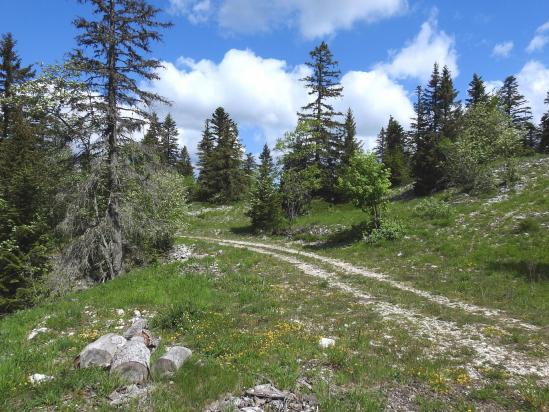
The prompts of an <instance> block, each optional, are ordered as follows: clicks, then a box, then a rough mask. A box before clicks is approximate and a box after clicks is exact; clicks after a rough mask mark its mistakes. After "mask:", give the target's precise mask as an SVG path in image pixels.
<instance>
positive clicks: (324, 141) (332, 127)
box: [298, 42, 343, 198]
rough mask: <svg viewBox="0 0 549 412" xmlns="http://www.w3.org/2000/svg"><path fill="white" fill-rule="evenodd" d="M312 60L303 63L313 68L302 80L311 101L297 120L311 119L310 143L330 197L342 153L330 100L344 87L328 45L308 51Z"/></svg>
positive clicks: (340, 92)
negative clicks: (311, 97) (312, 145)
mask: <svg viewBox="0 0 549 412" xmlns="http://www.w3.org/2000/svg"><path fill="white" fill-rule="evenodd" d="M310 56H311V61H310V62H306V63H305V64H306V65H307V66H309V67H310V68H311V69H312V71H313V72H312V74H311V75H310V76H307V77H305V78H303V79H301V80H302V81H303V82H305V87H306V88H307V89H309V95H311V96H313V98H314V100H313V101H311V102H310V103H308V104H307V105H305V106H303V107H302V108H301V112H299V113H298V115H299V119H300V120H301V121H304V120H312V121H313V122H310V125H311V126H312V129H311V135H310V140H311V142H310V143H312V144H314V148H315V151H314V163H316V164H317V165H318V167H319V169H320V170H322V172H323V173H324V180H325V182H324V188H323V191H324V192H325V195H327V196H328V197H329V198H331V197H332V196H333V193H334V189H335V185H336V183H337V181H336V179H337V177H336V170H337V168H338V165H339V163H340V162H341V156H342V154H343V141H342V133H341V127H342V125H341V122H340V121H338V117H340V116H342V115H343V114H342V113H340V112H337V111H336V110H335V109H334V107H333V105H332V101H333V100H334V99H337V98H339V97H341V96H342V91H343V87H342V86H341V84H340V83H339V78H340V75H341V72H340V71H339V69H338V63H337V61H335V60H334V58H333V55H332V52H331V51H330V49H329V47H328V44H327V43H326V42H322V43H321V44H320V45H319V46H317V47H316V48H315V49H314V50H313V51H311V52H310Z"/></svg>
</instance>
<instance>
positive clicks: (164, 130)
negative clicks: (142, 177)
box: [160, 113, 179, 167]
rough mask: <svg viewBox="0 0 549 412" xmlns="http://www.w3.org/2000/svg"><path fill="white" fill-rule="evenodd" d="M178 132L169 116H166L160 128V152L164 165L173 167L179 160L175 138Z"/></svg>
mask: <svg viewBox="0 0 549 412" xmlns="http://www.w3.org/2000/svg"><path fill="white" fill-rule="evenodd" d="M178 136H179V130H177V124H176V123H175V120H174V119H173V118H172V116H171V114H169V113H168V114H167V115H166V117H165V118H164V122H162V125H161V128H160V150H161V155H162V156H161V158H162V161H163V162H164V164H166V165H168V166H171V167H175V166H176V165H177V162H178V160H179V153H178V148H177V138H178Z"/></svg>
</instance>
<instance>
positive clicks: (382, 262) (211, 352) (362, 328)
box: [0, 158, 549, 411]
mask: <svg viewBox="0 0 549 412" xmlns="http://www.w3.org/2000/svg"><path fill="white" fill-rule="evenodd" d="M547 160H548V159H547V158H546V159H545V160H544V161H543V163H540V164H533V165H529V166H528V167H527V168H526V169H527V171H525V172H524V173H529V174H531V175H532V176H530V178H529V179H528V183H527V186H526V187H525V188H524V189H523V190H522V191H521V193H519V194H514V195H512V196H510V198H509V199H508V200H503V201H501V202H497V203H491V204H488V203H486V201H485V199H484V200H483V199H467V198H464V197H463V196H450V195H446V196H447V197H448V200H449V201H450V202H452V204H453V206H452V209H453V217H452V218H451V219H445V220H441V221H432V220H429V219H423V218H418V217H416V216H414V214H413V208H414V206H415V205H416V204H417V202H418V200H406V201H399V202H396V203H393V204H392V205H391V207H390V209H389V211H388V213H389V215H390V216H392V217H398V218H399V219H401V220H403V221H406V222H407V238H405V239H402V240H399V241H396V242H391V243H384V244H379V245H376V246H371V245H367V244H366V243H363V242H351V241H350V240H351V239H352V231H348V230H347V229H349V228H350V227H351V226H352V225H353V224H356V223H359V222H360V221H361V220H362V219H363V216H362V214H361V212H359V211H356V210H354V209H353V208H352V207H350V206H347V205H344V206H337V207H328V206H326V205H324V204H321V203H316V204H315V209H314V211H313V213H311V214H310V215H308V216H305V217H303V218H302V219H301V220H300V221H299V222H297V226H302V227H310V226H311V225H315V226H321V227H323V228H325V229H326V228H327V229H328V231H329V232H332V235H329V234H314V233H315V230H312V231H308V230H306V231H305V232H304V234H302V235H300V237H302V238H306V240H307V241H320V242H321V243H320V244H315V245H309V246H307V245H304V246H303V247H309V248H314V249H315V251H316V252H318V253H323V254H326V255H330V256H335V257H339V258H342V259H345V260H348V261H350V262H354V263H357V264H360V265H363V266H366V267H369V268H377V269H379V270H380V271H384V272H387V273H390V274H391V275H392V276H394V277H395V278H397V279H402V280H406V281H409V282H411V283H412V284H414V285H416V286H418V287H420V288H423V289H426V290H433V291H437V292H438V293H441V294H444V295H447V296H451V297H457V298H460V299H461V300H464V301H470V302H475V303H479V304H482V305H484V306H488V307H501V308H504V309H505V310H507V311H508V312H510V313H511V314H513V315H515V316H517V317H520V318H523V319H525V320H529V321H532V322H535V323H538V324H540V325H544V326H547V325H548V324H549V316H548V315H549V306H548V304H549V303H548V301H549V299H548V296H549V280H548V278H547V276H548V273H547V267H548V266H549V256H548V253H547V250H546V245H547V244H549V242H547V240H549V239H548V237H549V236H548V232H549V230H548V229H547V226H545V227H543V226H542V227H541V228H540V229H539V230H538V231H531V233H528V234H525V233H519V232H518V231H517V229H516V228H517V226H518V223H519V221H520V219H522V217H521V218H519V219H517V218H516V216H533V217H534V219H536V220H537V221H538V223H539V224H540V225H544V224H547V223H549V214H548V213H547V212H548V211H549V192H548V190H549V189H548V188H549V176H548V174H547V173H548V170H549V162H548V161H547ZM530 163H532V161H530ZM201 207H202V205H194V208H196V209H199V208H201ZM242 212H243V207H242V206H239V207H234V208H230V209H229V210H227V209H224V210H212V211H209V212H205V213H198V214H197V215H195V216H191V217H190V218H189V223H188V225H187V227H185V228H184V231H185V232H186V233H196V234H201V235H202V234H213V233H216V234H217V235H218V236H227V237H243V236H245V237H249V235H248V234H246V232H245V227H246V225H247V220H246V219H245V217H244V216H243V213H242ZM536 213H539V215H536ZM323 231H324V230H323ZM323 231H320V232H323ZM308 232H313V234H310V233H308ZM316 232H318V231H316ZM275 240H277V239H275ZM278 240H280V241H284V240H283V239H278ZM181 241H182V242H183V240H181ZM193 243H194V244H195V245H196V248H197V249H198V251H199V252H204V253H207V254H208V255H209V257H207V258H205V259H191V260H190V261H187V262H185V263H182V264H177V263H176V264H159V265H157V266H152V267H149V268H144V269H140V270H136V271H133V272H131V273H129V274H127V275H125V276H122V277H120V278H118V279H116V280H114V281H112V282H110V283H108V284H105V285H100V286H97V287H95V288H92V289H90V290H87V291H85V292H82V293H78V294H74V295H71V296H67V297H66V298H64V299H62V300H61V301H58V302H54V303H51V304H49V305H43V306H40V307H37V308H34V309H30V310H26V311H21V312H19V313H16V314H14V315H12V316H9V317H7V318H4V319H2V320H0V340H1V342H2V349H1V350H0V410H32V409H35V408H40V407H52V408H53V407H57V408H59V409H66V410H86V409H92V408H93V407H97V408H98V409H99V410H108V407H107V404H106V396H107V395H108V394H109V393H110V392H111V391H112V390H113V389H114V388H116V387H117V386H118V385H119V384H120V383H119V382H117V380H116V379H115V378H111V377H109V376H108V374H107V373H106V372H104V371H101V370H75V369H74V368H73V366H72V361H73V358H74V357H75V356H76V355H77V354H78V352H79V351H80V350H81V349H82V348H83V346H85V344H86V343H88V342H90V341H91V340H93V339H94V338H95V337H96V336H97V335H99V334H103V333H106V332H109V331H116V329H115V328H116V327H117V325H118V319H119V318H122V320H123V321H124V322H125V324H126V325H127V324H128V323H129V320H130V318H131V316H132V315H133V311H134V310H136V309H137V310H140V311H142V312H144V311H147V312H148V313H151V314H152V315H154V319H155V326H154V327H153V331H154V332H156V333H158V334H160V335H161V337H162V344H163V345H168V344H170V343H174V342H175V343H182V344H185V345H187V346H189V347H190V348H191V349H193V351H194V356H193V358H192V360H191V361H190V362H189V363H188V364H186V365H185V366H184V367H183V368H182V370H181V371H180V373H178V374H177V375H176V376H175V377H174V378H173V383H170V382H169V381H161V382H157V383H156V390H155V392H153V396H152V399H151V402H152V405H151V406H153V407H154V408H155V409H156V410H162V411H164V410H168V411H169V410H174V411H175V410H188V411H194V410H201V409H202V408H203V407H204V406H205V405H206V404H207V403H209V402H211V401H212V400H215V399H217V398H218V397H219V396H221V395H222V394H224V393H227V392H232V393H238V392H240V391H241V390H242V389H244V388H246V387H249V386H251V385H253V384H254V383H259V382H266V381H268V380H271V381H273V382H274V383H275V384H276V385H277V386H279V387H280V388H283V389H294V390H296V391H300V392H308V390H307V389H304V388H298V385H297V381H298V378H299V377H300V376H305V377H307V378H308V380H309V381H310V382H312V383H313V392H314V393H315V394H316V395H317V396H318V397H319V400H320V401H321V405H322V410H333V411H341V410H372V411H374V410H380V409H381V410H382V409H383V405H384V404H385V402H386V401H387V396H389V395H390V394H395V393H397V394H398V393H402V396H403V397H406V396H408V395H410V394H411V393H416V394H418V397H417V399H418V400H419V405H420V407H421V408H422V409H423V410H446V409H449V408H453V409H455V410H468V409H469V408H470V409H471V410H474V409H475V406H476V408H479V409H482V408H483V407H484V408H488V407H492V408H493V409H494V410H516V409H519V410H536V409H541V408H543V407H545V408H547V407H548V405H549V392H548V391H547V390H541V389H539V388H536V387H535V386H532V385H528V384H523V383H521V384H518V385H516V386H515V385H512V384H509V383H508V382H507V381H506V379H505V378H506V377H505V375H504V374H502V373H501V372H500V371H498V370H493V369H490V368H486V369H484V370H482V371H481V372H482V374H483V385H482V386H478V387H472V386H471V385H470V382H469V381H468V378H467V374H466V373H464V371H463V370H462V369H461V368H460V362H459V359H445V358H437V359H429V358H427V357H425V356H424V355H422V353H423V348H424V347H425V345H426V342H422V341H421V340H418V339H415V338H412V337H411V336H409V335H408V334H406V333H404V332H403V331H402V330H400V329H399V328H398V327H397V326H396V325H393V324H391V323H388V322H386V321H383V320H382V319H380V318H379V317H378V316H377V315H375V314H374V313H372V312H371V311H368V310H365V309H364V307H362V306H359V305H357V304H356V302H354V300H353V299H352V298H350V297H349V296H348V295H345V294H342V293H339V292H337V291H334V290H331V289H327V288H326V284H325V283H324V282H321V281H318V280H315V279H311V278H308V277H304V276H303V275H302V274H301V273H300V272H298V271H296V270H295V269H294V268H293V267H291V266H288V265H287V264H284V263H281V262H279V261H274V260H272V259H271V258H268V257H265V256H259V255H255V254H253V253H249V252H245V251H242V250H238V249H234V248H224V247H218V246H211V245H207V244H204V243H200V242H198V243H196V242H193ZM399 254H400V255H401V256H398V255H399ZM529 262H533V263H535V267H534V265H532V264H529ZM434 266H436V267H434ZM524 266H525V267H526V270H525V268H524ZM528 270H529V271H534V274H535V275H536V276H537V277H539V278H543V279H542V280H539V281H531V280H528V278H527V277H526V276H525V273H528ZM365 286H368V287H374V285H370V284H368V285H365ZM390 292H391V291H380V293H386V294H389V293H390ZM376 293H377V291H376ZM327 297H328V298H327ZM395 299H400V298H399V297H395ZM401 300H402V302H403V301H404V299H401ZM402 302H401V303H402ZM405 303H407V304H409V305H415V304H416V302H414V301H412V300H411V299H409V300H408V301H407V302H405ZM117 308H122V309H125V315H123V316H118V315H117V314H116V309H117ZM425 310H431V309H425ZM155 314H156V315H155ZM446 315H448V314H445V316H446ZM47 316H49V318H46V317H47ZM448 316H450V315H448ZM452 316H457V315H455V314H453V315H452ZM296 320H297V321H299V322H296ZM42 325H45V326H47V327H48V328H50V331H49V332H48V333H46V334H41V335H38V336H37V337H36V338H35V339H34V340H32V341H30V342H29V341H27V334H28V333H29V331H30V330H31V329H33V328H35V327H37V326H42ZM120 326H122V325H121V324H120ZM319 336H334V337H337V338H338V340H337V342H338V344H337V346H336V348H334V349H330V350H327V351H321V350H319V348H318V346H317V340H318V337H319ZM515 338H516V339H517V340H520V335H517V336H516V337H515ZM158 352H162V348H160V350H159V351H158ZM156 356H158V355H156ZM32 373H44V374H47V375H52V376H54V377H55V379H54V381H52V382H48V383H44V384H41V385H38V386H34V387H33V386H31V385H29V384H28V383H27V377H28V376H29V375H30V374H32ZM128 409H130V410H131V409H132V407H131V406H130V407H129V408H128Z"/></svg>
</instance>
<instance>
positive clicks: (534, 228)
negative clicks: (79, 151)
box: [517, 217, 540, 233]
mask: <svg viewBox="0 0 549 412" xmlns="http://www.w3.org/2000/svg"><path fill="white" fill-rule="evenodd" d="M517 230H518V232H519V233H534V232H539V230H540V225H539V222H538V221H537V220H536V219H534V218H531V217H527V218H524V219H522V220H521V221H520V222H519V224H518V228H517Z"/></svg>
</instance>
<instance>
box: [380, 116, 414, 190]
mask: <svg viewBox="0 0 549 412" xmlns="http://www.w3.org/2000/svg"><path fill="white" fill-rule="evenodd" d="M386 130H387V131H386V137H385V150H384V151H383V154H382V157H381V160H382V162H383V164H384V165H385V167H387V168H388V169H390V171H391V177H390V179H391V184H392V185H394V186H399V185H402V184H405V183H408V181H409V171H408V163H407V159H406V155H405V153H404V144H405V136H406V135H405V133H404V129H403V127H402V126H401V125H400V123H399V122H397V121H396V120H395V119H394V118H393V116H390V117H389V123H388V124H387V129H386Z"/></svg>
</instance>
